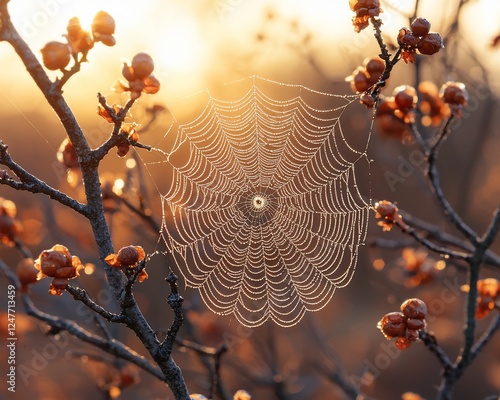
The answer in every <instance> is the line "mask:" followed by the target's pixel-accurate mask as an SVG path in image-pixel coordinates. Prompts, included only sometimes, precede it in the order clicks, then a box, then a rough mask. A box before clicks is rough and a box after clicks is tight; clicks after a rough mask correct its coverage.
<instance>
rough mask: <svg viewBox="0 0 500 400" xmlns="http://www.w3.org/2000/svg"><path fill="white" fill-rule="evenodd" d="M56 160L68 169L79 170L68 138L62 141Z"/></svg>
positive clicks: (78, 163)
mask: <svg viewBox="0 0 500 400" xmlns="http://www.w3.org/2000/svg"><path fill="white" fill-rule="evenodd" d="M57 160H58V161H59V162H60V163H61V164H63V165H64V166H65V167H66V168H68V169H76V168H80V162H79V161H78V156H77V155H76V151H75V147H74V146H73V143H71V141H70V140H69V139H68V138H66V139H64V140H63V142H62V143H61V146H59V150H58V151H57Z"/></svg>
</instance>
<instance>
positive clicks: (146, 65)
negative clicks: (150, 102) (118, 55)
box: [131, 53, 155, 90]
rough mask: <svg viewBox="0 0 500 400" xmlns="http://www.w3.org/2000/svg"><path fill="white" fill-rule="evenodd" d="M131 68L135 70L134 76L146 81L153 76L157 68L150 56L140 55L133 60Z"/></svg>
mask: <svg viewBox="0 0 500 400" xmlns="http://www.w3.org/2000/svg"><path fill="white" fill-rule="evenodd" d="M131 67H132V69H133V70H134V75H135V77H136V78H138V79H144V78H146V77H147V76H149V75H151V73H152V72H153V70H154V68H155V64H154V62H153V59H152V58H151V56H150V55H149V54H147V53H138V54H136V55H135V56H134V58H133V59H132V64H131ZM141 90H142V89H141Z"/></svg>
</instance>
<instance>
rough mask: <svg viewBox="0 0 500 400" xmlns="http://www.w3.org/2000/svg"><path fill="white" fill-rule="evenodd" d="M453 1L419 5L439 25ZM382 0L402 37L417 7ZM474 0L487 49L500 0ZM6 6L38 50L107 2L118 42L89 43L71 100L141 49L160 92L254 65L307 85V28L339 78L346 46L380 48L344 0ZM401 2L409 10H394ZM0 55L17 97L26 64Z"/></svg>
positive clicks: (105, 83) (471, 9)
mask: <svg viewBox="0 0 500 400" xmlns="http://www.w3.org/2000/svg"><path fill="white" fill-rule="evenodd" d="M455 2H456V1H444V0H443V1H435V0H422V1H420V4H421V10H422V12H421V13H420V14H421V15H422V16H425V17H427V18H428V19H429V20H430V21H431V23H432V28H433V30H434V29H435V30H439V28H440V26H443V21H446V18H447V13H446V12H445V11H443V10H442V9H443V8H447V7H446V6H448V7H449V5H450V4H451V3H455ZM381 3H382V5H383V8H384V10H385V12H384V14H382V16H383V18H384V21H385V26H384V30H385V32H386V33H387V34H388V35H390V36H395V35H396V34H397V30H398V29H399V28H400V27H401V26H403V25H406V24H407V23H406V20H405V18H406V17H405V15H404V14H405V13H409V12H410V11H411V10H412V7H413V5H414V1H408V0H404V1H403V0H387V1H385V2H383V1H382V2H381ZM470 3H471V4H470V5H467V6H466V7H467V8H468V9H467V10H466V11H467V12H466V14H465V16H466V18H464V19H465V21H462V23H463V26H464V27H465V28H468V29H470V32H471V34H470V35H469V34H467V35H466V40H469V41H470V42H472V43H473V45H475V46H477V48H478V49H480V50H481V51H484V49H485V48H486V47H487V45H488V43H489V41H490V40H491V38H492V37H493V36H494V35H495V34H496V33H497V32H498V31H500V23H499V21H500V2H499V1H498V0H479V1H473V2H472V1H471V2H470ZM384 4H385V5H384ZM9 7H10V10H11V14H12V18H13V20H14V22H15V24H16V26H17V27H18V29H19V31H20V32H21V34H22V35H23V37H24V38H25V39H26V40H27V41H28V43H29V44H30V45H31V46H32V48H33V50H34V52H35V53H36V54H37V55H38V54H39V49H40V48H41V47H43V45H44V44H45V43H46V42H47V41H49V40H58V39H60V37H61V34H63V33H64V32H65V27H66V24H67V21H68V19H69V18H71V17H73V16H75V15H77V16H79V17H80V19H81V21H82V25H83V26H84V27H85V26H89V24H90V21H91V19H92V17H93V15H94V14H95V12H97V11H98V10H101V9H103V10H106V11H108V12H110V13H111V14H112V15H113V16H114V17H115V19H116V22H117V30H116V35H115V36H116V38H117V45H116V46H115V47H113V48H106V47H104V46H102V45H99V46H96V47H95V48H94V49H93V50H92V51H91V53H90V56H89V59H90V63H89V64H88V65H85V66H84V67H83V71H82V72H81V73H80V74H79V75H78V76H76V77H74V78H73V79H72V81H71V82H70V83H69V84H68V86H67V88H68V89H67V93H68V96H70V100H71V96H72V95H74V96H76V98H77V99H79V100H80V99H82V97H83V96H85V95H86V96H89V97H94V96H95V93H96V92H97V91H103V92H106V91H108V90H109V87H110V86H111V85H112V84H113V83H114V82H115V81H116V80H117V79H118V78H119V77H120V73H119V71H120V61H121V60H123V59H127V58H131V57H132V56H133V55H134V54H135V53H136V52H138V51H146V52H148V53H150V54H151V55H152V56H153V58H154V59H155V62H156V71H155V75H156V76H157V77H158V78H159V79H160V81H161V82H162V85H163V88H162V91H161V92H160V94H159V97H161V96H166V95H167V93H168V94H174V95H179V96H185V95H189V94H191V93H193V92H196V91H198V90H201V89H203V88H205V87H207V86H210V85H213V84H220V83H222V82H227V81H231V80H234V79H239V78H242V77H244V76H248V75H253V74H258V75H264V76H266V77H269V78H271V79H277V80H283V81H293V83H305V84H306V85H307V84H308V81H307V78H306V80H305V82H297V79H301V78H302V77H300V78H299V77H297V76H296V74H294V68H295V67H297V66H300V65H301V63H302V66H303V65H304V63H306V61H305V60H306V57H307V54H304V47H303V46H302V44H301V43H302V42H301V38H302V37H303V36H304V35H305V34H306V33H307V32H310V33H311V34H312V40H311V41H310V42H309V46H308V48H307V50H308V51H309V53H308V54H312V55H313V56H314V58H315V61H316V62H317V64H318V65H319V66H320V67H321V68H323V70H324V72H325V73H326V74H327V75H328V76H329V77H330V78H332V79H334V80H342V78H343V77H344V76H345V75H346V72H347V73H348V72H350V70H352V68H353V67H354V66H355V65H354V64H353V62H355V61H357V60H354V61H353V60H352V59H351V60H349V57H348V56H346V52H347V53H348V54H352V52H353V51H355V52H358V53H359V61H361V60H362V59H363V58H364V56H365V55H369V54H371V52H373V51H376V49H373V47H372V49H373V50H369V51H366V50H365V51H363V49H365V48H366V47H367V46H373V45H374V39H373V37H372V35H371V32H369V29H367V30H366V31H364V32H362V33H361V34H355V33H354V32H353V30H352V27H351V22H350V19H351V16H352V13H351V12H350V10H349V6H348V1H347V0H335V1H332V0H308V1H304V0H274V1H270V0H251V1H250V0H246V1H244V0H198V1H185V2H181V1H172V0H169V1H165V0H146V1H141V2H138V1H131V0H122V1H119V0H86V1H77V0H23V1H20V0H12V1H11V2H10V4H9ZM268 10H272V11H273V12H274V13H275V15H277V16H279V18H275V19H274V22H273V23H269V22H267V23H266V21H265V18H264V16H265V15H266V11H268ZM395 10H399V11H400V12H401V13H402V14H403V15H401V14H400V15H397V13H396V12H395ZM292 21H297V26H298V28H297V29H295V28H292V27H291V23H292ZM294 29H295V30H294ZM261 31H264V32H266V33H267V35H268V37H269V38H270V40H269V41H268V42H267V43H266V44H262V43H261V44H260V45H257V41H256V39H255V38H256V35H257V33H259V32H261ZM0 59H2V60H3V61H4V60H5V61H7V64H8V65H9V66H10V65H12V68H8V70H4V71H3V73H2V75H3V76H2V78H4V80H3V84H2V87H3V92H4V95H5V96H8V97H9V98H11V99H14V101H16V98H17V97H18V96H19V90H18V89H19V87H17V88H14V86H13V85H9V84H8V83H12V82H16V83H17V84H18V85H22V84H23V82H25V83H26V84H27V85H31V82H29V79H28V77H27V76H26V75H24V72H23V71H22V70H20V69H19V68H16V65H19V64H15V62H16V61H13V59H12V50H11V49H9V47H8V45H6V44H1V45H0ZM487 59H488V62H487V63H488V64H489V65H490V66H491V67H492V68H495V67H496V66H497V65H498V62H500V51H498V50H497V51H496V52H491V51H489V52H488V57H487ZM290 60H292V61H290ZM346 61H347V62H349V65H346ZM3 65H6V63H5V62H3ZM98 78H101V79H98ZM494 79H495V78H494ZM0 82H2V80H0ZM82 82H84V83H85V84H84V85H83V86H82ZM499 82H500V81H498V80H497V82H496V84H497V85H498V84H499ZM70 89H71V90H70ZM76 89H77V90H76ZM35 104H36V102H35V103H34V104H33V106H34V107H36V105H35Z"/></svg>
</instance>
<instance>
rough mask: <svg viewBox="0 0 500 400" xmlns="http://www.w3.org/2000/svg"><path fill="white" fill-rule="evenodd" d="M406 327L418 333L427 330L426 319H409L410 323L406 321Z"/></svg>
mask: <svg viewBox="0 0 500 400" xmlns="http://www.w3.org/2000/svg"><path fill="white" fill-rule="evenodd" d="M406 326H407V327H408V329H412V330H415V331H418V330H420V329H423V328H425V320H424V319H411V318H410V319H408V321H406Z"/></svg>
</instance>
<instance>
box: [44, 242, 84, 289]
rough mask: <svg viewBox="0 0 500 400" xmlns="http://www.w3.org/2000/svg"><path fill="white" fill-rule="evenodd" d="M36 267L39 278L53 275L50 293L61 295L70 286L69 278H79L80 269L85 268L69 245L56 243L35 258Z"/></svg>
mask: <svg viewBox="0 0 500 400" xmlns="http://www.w3.org/2000/svg"><path fill="white" fill-rule="evenodd" d="M35 268H36V269H37V270H38V271H39V272H38V279H42V278H45V277H47V276H48V277H52V278H54V279H53V280H52V283H51V285H50V290H49V293H50V294H51V295H54V296H59V295H61V294H62V291H63V290H64V289H66V287H68V284H69V279H74V278H77V277H78V276H79V275H80V274H79V271H80V270H81V269H83V265H82V262H81V261H80V259H79V258H78V257H76V256H72V255H71V254H70V252H69V250H68V248H67V247H65V246H63V245H60V244H56V245H54V246H52V248H51V249H49V250H44V251H42V252H41V253H40V255H39V256H38V259H36V260H35Z"/></svg>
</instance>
